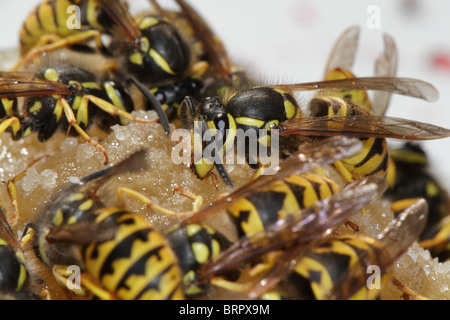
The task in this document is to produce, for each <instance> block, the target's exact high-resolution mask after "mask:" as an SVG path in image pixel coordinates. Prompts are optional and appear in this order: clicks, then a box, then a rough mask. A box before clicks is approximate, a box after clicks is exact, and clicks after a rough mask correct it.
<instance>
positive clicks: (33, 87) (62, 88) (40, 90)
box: [0, 77, 70, 99]
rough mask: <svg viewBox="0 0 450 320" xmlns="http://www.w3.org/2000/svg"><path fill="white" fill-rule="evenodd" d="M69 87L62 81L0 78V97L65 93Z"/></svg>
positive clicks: (67, 92) (68, 90)
mask: <svg viewBox="0 0 450 320" xmlns="http://www.w3.org/2000/svg"><path fill="white" fill-rule="evenodd" d="M67 94H70V89H69V88H68V87H67V86H66V85H65V84H63V83H59V82H54V81H47V80H23V79H16V78H13V77H9V78H3V79H2V78H0V98H9V99H11V98H17V97H31V96H45V95H67Z"/></svg>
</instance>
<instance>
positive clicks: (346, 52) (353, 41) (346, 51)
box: [325, 26, 360, 75]
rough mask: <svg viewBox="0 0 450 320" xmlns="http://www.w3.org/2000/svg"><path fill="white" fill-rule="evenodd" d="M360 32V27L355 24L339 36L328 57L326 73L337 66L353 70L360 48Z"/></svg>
mask: <svg viewBox="0 0 450 320" xmlns="http://www.w3.org/2000/svg"><path fill="white" fill-rule="evenodd" d="M359 33H360V28H359V27H358V26H353V27H350V28H348V29H347V30H345V31H344V33H343V34H342V35H341V36H340V37H339V39H338V40H337V41H336V43H335V45H334V47H333V49H332V50H331V54H330V57H329V58H328V62H327V66H326V68H325V75H327V74H328V73H329V72H330V71H332V70H334V69H336V68H341V69H344V70H352V68H353V63H354V61H355V56H356V51H357V48H358V42H359Z"/></svg>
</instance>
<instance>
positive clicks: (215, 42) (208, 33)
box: [176, 0, 232, 80]
mask: <svg viewBox="0 0 450 320" xmlns="http://www.w3.org/2000/svg"><path fill="white" fill-rule="evenodd" d="M176 2H177V4H178V5H179V6H180V8H181V9H182V13H183V14H184V15H185V17H186V18H187V19H188V21H189V22H190V24H191V26H192V28H193V29H194V32H195V34H196V37H197V38H198V39H199V40H200V41H201V42H202V44H203V47H204V50H205V52H206V54H207V55H208V57H209V58H210V59H211V62H212V64H213V65H214V66H215V67H216V68H217V70H219V72H220V73H221V74H222V76H223V77H224V78H225V79H227V80H229V79H230V77H231V74H232V72H231V63H230V61H229V58H228V55H227V53H226V51H225V48H224V46H223V44H222V42H221V41H220V40H219V39H218V37H217V36H216V35H215V34H214V32H213V31H212V30H211V28H210V27H209V26H208V24H207V23H206V21H205V20H204V19H203V18H202V17H201V16H200V15H199V14H198V13H197V12H196V11H195V10H194V8H192V7H191V6H190V5H189V4H188V3H187V2H186V1H184V0H176Z"/></svg>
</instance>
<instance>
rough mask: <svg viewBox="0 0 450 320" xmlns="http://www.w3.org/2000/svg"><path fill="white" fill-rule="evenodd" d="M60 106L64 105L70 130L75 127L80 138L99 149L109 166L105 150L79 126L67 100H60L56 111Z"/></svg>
mask: <svg viewBox="0 0 450 320" xmlns="http://www.w3.org/2000/svg"><path fill="white" fill-rule="evenodd" d="M58 105H62V107H63V109H64V113H65V115H66V118H67V122H68V123H69V130H70V127H74V129H75V130H76V131H77V132H78V134H79V135H80V136H82V137H83V139H84V140H86V141H87V142H89V143H90V144H92V145H93V146H94V147H95V148H97V149H98V150H99V151H100V152H101V153H102V154H103V156H104V157H105V161H104V164H105V165H106V164H108V162H109V159H108V155H107V153H106V150H105V148H103V146H101V145H100V144H99V143H98V142H96V141H94V140H92V138H91V137H90V136H89V135H88V134H87V133H86V132H85V131H84V130H83V129H82V128H81V127H80V126H79V125H78V123H77V120H76V119H75V115H74V114H73V110H72V108H71V107H70V105H69V103H68V102H67V100H66V99H63V98H59V99H58V101H57V105H56V107H55V109H57V108H58V107H59V106H58Z"/></svg>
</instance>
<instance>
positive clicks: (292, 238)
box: [200, 177, 427, 300]
mask: <svg viewBox="0 0 450 320" xmlns="http://www.w3.org/2000/svg"><path fill="white" fill-rule="evenodd" d="M366 179H382V178H379V177H366V178H364V179H362V180H363V181H364V180H366ZM352 184H354V183H352ZM352 184H350V185H352ZM384 187H385V188H386V185H385V186H384ZM354 191H356V190H353V191H351V192H354ZM335 197H336V195H334V196H332V197H330V198H328V199H325V200H322V201H318V202H317V203H316V204H315V205H314V206H313V207H310V208H307V209H305V210H303V211H302V212H301V214H299V215H296V216H295V217H294V218H293V219H291V218H285V219H281V220H280V221H278V222H277V224H274V225H273V226H271V227H270V228H268V229H267V230H265V231H264V232H259V233H256V234H254V235H252V236H250V237H247V238H242V239H241V240H239V241H237V242H235V243H234V244H233V246H231V247H230V248H228V249H227V250H225V251H224V252H223V253H221V255H220V256H219V258H217V259H215V260H213V261H212V262H210V263H207V264H205V265H204V266H203V268H204V269H203V272H202V271H200V274H202V276H203V277H204V278H203V279H200V281H202V280H207V279H208V278H209V277H210V275H211V274H215V275H216V274H220V272H221V271H223V270H227V269H228V268H234V267H235V266H237V265H241V264H243V263H248V262H249V261H252V260H255V259H256V261H260V260H261V257H264V255H268V254H269V253H273V252H274V251H275V252H277V254H276V255H275V258H273V257H272V258H270V259H269V256H268V258H267V261H268V263H269V267H265V268H262V270H263V271H262V272H261V271H259V272H253V273H252V275H253V276H254V277H255V278H254V279H251V280H250V281H249V283H244V284H243V288H244V289H245V290H246V293H247V298H251V299H257V298H260V297H262V296H264V294H266V293H270V292H272V291H273V290H275V292H280V290H281V292H285V293H286V294H287V296H288V297H290V298H292V299H306V300H316V299H319V300H323V299H339V300H342V299H376V298H378V296H379V294H380V292H381V290H382V289H384V288H385V286H386V284H387V282H388V281H389V280H390V279H391V277H392V265H393V264H394V263H395V261H396V260H397V259H398V258H399V257H400V256H401V255H402V254H403V253H404V252H405V251H406V250H407V248H408V247H409V246H410V245H411V244H412V243H413V242H414V241H416V240H417V239H418V237H419V235H420V233H421V232H422V229H423V227H424V225H425V223H426V217H427V204H426V201H425V200H424V199H416V202H415V203H413V204H412V205H410V206H409V207H407V208H406V209H404V210H403V211H402V212H401V213H399V214H398V216H397V217H396V218H395V219H394V220H392V221H391V222H390V223H389V225H388V226H387V227H386V228H385V229H384V230H383V231H382V232H381V233H380V234H379V235H378V236H376V237H369V236H366V235H363V234H348V235H337V236H336V235H332V230H333V223H332V222H331V221H333V220H334V218H337V219H338V220H339V221H340V222H341V223H342V222H343V220H341V219H340V218H342V216H340V215H338V214H337V215H336V216H333V215H332V214H330V215H327V214H325V212H327V210H328V209H329V208H330V207H332V206H333V205H334V204H333V199H334V198H335ZM337 204H342V200H338V201H337ZM351 205H355V203H353V204H351ZM263 260H264V259H263ZM260 270H261V269H260ZM247 280H248V279H247ZM277 286H278V287H277Z"/></svg>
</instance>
